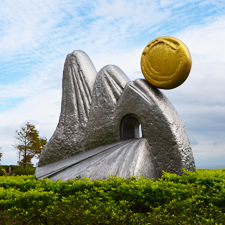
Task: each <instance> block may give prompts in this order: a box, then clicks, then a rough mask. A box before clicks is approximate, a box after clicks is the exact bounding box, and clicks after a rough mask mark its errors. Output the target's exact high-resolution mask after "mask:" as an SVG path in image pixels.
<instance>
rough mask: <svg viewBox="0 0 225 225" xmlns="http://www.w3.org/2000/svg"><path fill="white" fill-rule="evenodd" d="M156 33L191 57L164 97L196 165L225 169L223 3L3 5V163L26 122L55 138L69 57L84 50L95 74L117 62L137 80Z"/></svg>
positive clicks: (12, 159)
mask: <svg viewBox="0 0 225 225" xmlns="http://www.w3.org/2000/svg"><path fill="white" fill-rule="evenodd" d="M159 36H173V37H176V38H179V39H180V40H182V41H183V42H184V43H185V44H186V45H187V46H188V48H189V50H190V52H191V55H192V60H193V65H192V70H191V73H190V75H189V77H188V79H187V80H186V82H185V83H184V84H183V85H181V86H180V87H178V88H176V89H173V90H167V91H163V92H164V94H165V95H166V96H167V97H168V98H169V99H170V101H171V102H172V103H173V105H174V106H175V108H176V109H177V111H178V113H179V115H180V116H181V118H182V120H183V122H184V124H185V127H186V129H187V132H188V135H189V139H190V142H191V145H192V149H193V153H194V157H195V161H196V166H197V167H198V168H203V167H205V168H222V167H223V168H225V97H224V96H225V88H224V83H225V72H224V71H225V44H224V40H225V2H224V0H184V1H180V0H161V1H159V0H151V1H149V0H127V1H126V0H114V1H113V0H112V1H107V0H96V1H87V0H82V1H79V0H76V1H75V0H64V1H63V3H62V1H57V0H48V1H43V0H38V1H34V0H29V1H28V0H27V1H24V0H10V1H8V0H1V1H0V43H1V44H0V147H2V151H3V158H2V162H1V163H2V164H8V165H9V164H16V162H17V160H18V155H17V152H16V150H15V149H14V148H13V147H12V145H13V144H14V143H15V138H14V136H15V130H18V129H19V128H20V126H21V125H22V124H23V123H24V122H26V121H29V122H31V123H33V124H34V125H36V127H37V129H38V130H39V132H40V135H41V136H45V137H47V138H48V139H49V138H50V137H51V135H52V134H53V132H54V130H55V128H56V125H57V123H58V119H59V114H60V107H61V92H62V87H61V86H62V71H63V65H64V61H65V58H66V55H67V54H69V53H71V52H72V51H74V50H83V51H85V52H86V53H87V54H88V55H89V57H90V58H91V60H92V62H93V64H94V65H95V67H96V69H97V70H100V69H101V68H102V67H103V66H105V65H108V64H114V65H117V66H119V67H120V68H121V69H122V70H123V71H124V72H125V73H126V74H127V75H128V77H129V78H130V79H131V80H134V79H137V78H143V76H142V73H141V69H140V57H141V53H142V51H143V49H144V48H145V46H146V45H147V44H148V43H149V42H150V41H152V40H153V39H154V38H156V37H159ZM36 161H37V160H33V162H36Z"/></svg>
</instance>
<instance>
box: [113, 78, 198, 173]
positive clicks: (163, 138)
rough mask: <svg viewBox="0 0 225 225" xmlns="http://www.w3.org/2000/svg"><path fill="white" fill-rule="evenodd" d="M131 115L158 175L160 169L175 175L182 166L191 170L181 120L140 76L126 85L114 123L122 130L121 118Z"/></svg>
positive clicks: (191, 162)
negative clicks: (135, 119)
mask: <svg viewBox="0 0 225 225" xmlns="http://www.w3.org/2000/svg"><path fill="white" fill-rule="evenodd" d="M123 118H124V119H123ZM132 118H137V120H138V122H139V123H140V124H141V127H142V137H143V138H145V139H146V140H147V141H148V143H149V145H150V147H151V150H152V153H153V158H154V161H155V166H156V170H157V173H158V174H160V175H161V173H162V170H165V171H168V172H171V173H176V174H182V168H185V169H187V170H194V167H195V163H194V157H193V153H192V149H191V146H190V142H189V139H188V135H187V132H186V129H185V127H184V124H183V122H182V120H181V119H180V117H179V115H178V113H177V111H176V110H175V108H174V107H173V105H172V104H171V102H170V101H169V100H168V99H167V98H166V96H165V95H164V94H163V93H162V92H160V91H159V90H158V89H157V88H155V87H153V86H152V85H150V84H149V83H148V82H147V81H146V80H144V79H138V80H135V81H133V82H130V83H128V84H127V86H126V88H125V89H124V91H123V94H122V95H121V97H120V99H119V101H118V104H117V108H116V111H115V126H116V127H120V128H122V129H124V127H123V123H124V122H123V121H124V120H127V119H129V120H130V121H131V119H132ZM123 132H124V131H123V130H121V134H122V135H123ZM125 132H126V131H125ZM121 138H122V139H123V137H121Z"/></svg>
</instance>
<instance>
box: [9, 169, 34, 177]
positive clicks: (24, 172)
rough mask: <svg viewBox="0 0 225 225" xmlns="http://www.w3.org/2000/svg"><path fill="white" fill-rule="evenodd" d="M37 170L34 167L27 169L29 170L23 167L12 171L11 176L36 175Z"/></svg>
mask: <svg viewBox="0 0 225 225" xmlns="http://www.w3.org/2000/svg"><path fill="white" fill-rule="evenodd" d="M35 170H36V168H34V167H27V169H23V167H19V168H17V169H14V170H12V172H11V173H10V176H14V175H34V174H35Z"/></svg>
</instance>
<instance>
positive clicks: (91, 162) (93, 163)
mask: <svg viewBox="0 0 225 225" xmlns="http://www.w3.org/2000/svg"><path fill="white" fill-rule="evenodd" d="M111 174H112V175H115V176H120V177H122V178H126V179H128V178H130V176H143V177H148V178H154V179H157V178H158V177H159V176H158V175H157V173H156V170H155V165H154V162H153V157H152V153H151V149H150V146H149V144H148V142H147V141H146V139H144V138H141V139H131V140H126V141H122V142H117V143H114V144H110V145H106V146H101V147H98V148H95V149H92V150H89V151H85V152H82V153H79V154H77V155H76V156H73V157H70V158H68V159H64V160H61V161H58V162H55V163H51V164H48V165H46V166H42V167H37V169H36V173H35V176H36V179H43V178H46V177H48V178H49V179H50V180H53V181H55V180H58V179H61V180H62V181H66V180H68V179H76V177H77V176H81V178H84V177H89V178H90V180H98V179H107V178H109V175H111Z"/></svg>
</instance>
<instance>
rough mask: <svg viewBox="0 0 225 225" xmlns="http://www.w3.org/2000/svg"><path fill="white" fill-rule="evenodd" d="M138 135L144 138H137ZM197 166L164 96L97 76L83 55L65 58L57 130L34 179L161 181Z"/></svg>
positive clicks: (142, 84) (119, 75)
mask: <svg viewBox="0 0 225 225" xmlns="http://www.w3.org/2000/svg"><path fill="white" fill-rule="evenodd" d="M140 129H141V130H142V138H141V137H140ZM182 168H185V169H187V170H194V168H195V162H194V158H193V154H192V149H191V147H190V143H189V139H188V136H187V133H186V130H185V127H184V125H183V123H182V121H181V119H180V117H179V115H178V113H177V112H176V110H175V108H174V107H173V106H172V104H171V103H170V101H169V100H168V99H167V98H166V97H165V95H164V94H163V93H162V92H160V91H159V90H158V89H157V88H155V87H153V86H151V85H150V84H149V83H148V82H147V81H146V80H143V79H138V80H135V81H130V80H129V78H128V77H127V76H126V75H125V74H124V73H123V72H122V71H121V70H120V69H119V68H118V67H117V66H113V65H109V66H106V67H104V68H103V69H101V70H100V71H99V72H98V73H96V70H95V68H94V66H93V64H92V62H91V61H90V59H89V58H88V56H87V55H86V54H85V53H84V52H82V51H74V52H73V53H72V54H69V55H68V56H67V59H66V62H65V65H64V72H63V94H62V108H61V115H60V119H59V123H58V126H57V128H56V131H55V133H54V134H53V136H52V138H51V139H50V140H49V142H48V143H47V145H46V146H45V148H44V149H43V152H42V154H41V157H40V161H39V165H38V167H37V169H36V178H37V179H41V178H44V177H49V178H50V179H52V180H57V179H61V180H67V179H73V178H76V176H78V175H80V176H81V177H89V178H90V179H93V180H96V179H104V178H108V175H110V174H113V175H119V176H121V177H123V178H129V176H145V177H149V178H155V179H157V178H159V177H161V175H162V170H166V171H168V172H172V173H176V174H182Z"/></svg>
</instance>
